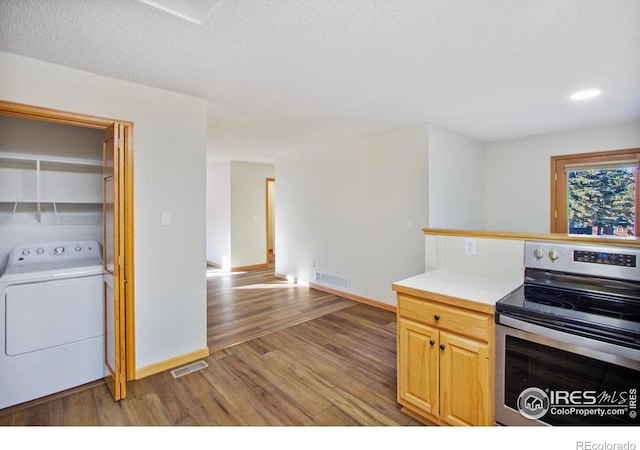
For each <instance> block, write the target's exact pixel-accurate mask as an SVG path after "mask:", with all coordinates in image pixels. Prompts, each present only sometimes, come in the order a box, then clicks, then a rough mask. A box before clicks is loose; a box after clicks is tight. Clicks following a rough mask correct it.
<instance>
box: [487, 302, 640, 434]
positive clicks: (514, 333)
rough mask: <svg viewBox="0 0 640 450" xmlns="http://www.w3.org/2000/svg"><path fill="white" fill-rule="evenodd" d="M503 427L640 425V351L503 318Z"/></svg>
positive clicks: (499, 417) (499, 388) (499, 389)
mask: <svg viewBox="0 0 640 450" xmlns="http://www.w3.org/2000/svg"><path fill="white" fill-rule="evenodd" d="M497 322H498V324H497V326H496V422H497V424H498V425H638V424H640V421H639V418H638V412H639V411H638V404H637V396H638V389H639V388H640V351H638V350H635V349H631V348H628V347H623V346H618V345H615V344H610V343H606V342H601V341H598V340H596V339H591V338H588V337H583V336H578V335H575V334H570V333H566V332H562V331H558V330H555V329H551V328H548V327H545V326H542V325H538V324H533V323H529V322H525V321H523V320H519V319H517V318H514V317H511V316H506V315H504V314H499V315H498V321H497Z"/></svg>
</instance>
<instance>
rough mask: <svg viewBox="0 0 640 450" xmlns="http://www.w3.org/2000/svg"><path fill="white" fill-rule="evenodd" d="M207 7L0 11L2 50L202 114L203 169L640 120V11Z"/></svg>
mask: <svg viewBox="0 0 640 450" xmlns="http://www.w3.org/2000/svg"><path fill="white" fill-rule="evenodd" d="M170 3H178V1H177V0H176V1H173V0H172V1H171V2H170ZM190 3H193V2H190ZM196 3H197V2H196ZM206 3H211V4H213V7H212V9H211V11H210V12H209V13H208V14H207V15H206V17H205V18H204V20H203V22H202V24H201V25H198V24H196V23H193V22H190V21H187V20H184V19H181V18H179V17H176V16H174V15H171V14H167V13H166V12H163V11H161V10H158V9H156V8H153V7H151V6H149V5H148V4H145V3H143V2H140V1H136V0H0V50H4V51H7V52H11V53H17V54H20V55H25V56H29V57H33V58H37V59H41V60H45V61H50V62H54V63H58V64H62V65H65V66H69V67H74V68H78V69H82V70H86V71H90V72H95V73H98V74H103V75H107V76H111V77H115V78H121V79H125V80H130V81H133V82H137V83H143V84H147V85H151V86H156V87H160V88H164V89H169V90H174V91H178V92H182V93H186V94H191V95H195V96H199V97H204V98H207V99H208V100H209V105H210V107H209V123H210V127H209V145H210V149H209V151H210V154H211V155H212V157H215V158H233V159H245V160H269V159H272V158H273V157H274V155H275V154H276V152H279V151H289V150H291V149H296V148H300V147H302V146H306V145H307V144H313V143H316V142H327V141H330V140H333V139H338V138H342V137H347V136H351V135H355V134H360V133H366V132H375V131H380V130H384V129H389V128H395V127H400V126H405V125H409V124H415V123H422V122H433V123H436V124H439V125H441V126H444V127H447V128H450V129H452V130H455V131H458V132H460V133H463V134H466V135H468V136H470V137H474V138H477V139H480V140H484V141H491V140H501V139H509V138H515V137H521V136H527V135H533V134H539V133H547V132H554V131H560V130H565V129H575V128H581V127H588V126H595V125H602V124H610V123H617V122H622V121H627V120H637V119H639V118H640V0H482V1H478V0H279V1H278V0H273V1H266V0H217V1H214V2H211V1H206ZM591 87H597V88H600V89H601V90H602V91H603V95H602V96H601V97H599V98H597V99H593V100H589V101H586V102H583V103H575V102H571V101H570V100H569V99H568V96H569V94H570V93H571V92H573V91H575V90H578V89H584V88H591Z"/></svg>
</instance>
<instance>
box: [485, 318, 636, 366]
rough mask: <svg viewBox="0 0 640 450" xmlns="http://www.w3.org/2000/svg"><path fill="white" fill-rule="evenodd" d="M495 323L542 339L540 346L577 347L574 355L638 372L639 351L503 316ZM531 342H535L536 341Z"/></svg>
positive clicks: (571, 348) (569, 349)
mask: <svg viewBox="0 0 640 450" xmlns="http://www.w3.org/2000/svg"><path fill="white" fill-rule="evenodd" d="M497 322H498V324H499V325H503V326H505V327H509V328H513V329H515V330H520V331H523V332H525V333H529V334H530V335H537V336H540V337H541V338H542V339H539V341H540V343H542V344H547V343H548V342H549V341H553V342H555V343H562V344H564V345H562V344H560V345H558V347H559V348H562V349H564V350H568V351H573V352H576V351H575V350H576V349H575V347H578V348H581V349H582V350H581V351H578V352H576V353H579V354H583V355H585V356H590V357H596V358H597V359H600V360H605V361H608V362H611V363H613V364H617V365H622V366H625V367H631V368H634V369H636V370H640V350H636V349H633V348H629V347H624V346H622V345H616V344H611V343H609V342H602V341H598V340H595V339H592V338H589V337H585V336H581V335H577V334H572V333H568V332H564V331H559V330H556V329H553V328H548V327H544V326H542V325H537V324H534V323H530V322H526V321H524V320H519V319H515V318H513V317H509V316H505V315H504V314H499V315H498V320H497ZM507 334H509V333H507ZM533 340H534V341H536V340H538V339H533ZM624 360H627V361H624Z"/></svg>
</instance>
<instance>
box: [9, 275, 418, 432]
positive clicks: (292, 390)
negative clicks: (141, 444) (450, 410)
mask: <svg viewBox="0 0 640 450" xmlns="http://www.w3.org/2000/svg"><path fill="white" fill-rule="evenodd" d="M212 274H214V275H212ZM208 275H209V276H208V303H209V315H208V320H209V322H208V325H209V326H208V331H209V347H210V349H211V351H212V352H211V355H210V356H209V357H208V358H205V361H206V362H207V364H208V365H209V367H207V368H205V369H202V370H200V371H198V372H194V373H191V374H189V375H185V376H183V377H180V378H177V379H174V378H173V377H172V376H171V374H170V372H169V371H166V372H162V373H159V374H156V375H152V376H149V377H147V378H143V379H141V380H137V381H132V382H129V383H128V384H127V387H128V393H127V398H126V399H125V400H123V401H121V402H114V401H113V400H112V399H111V397H110V394H109V392H108V390H107V388H106V386H105V385H104V384H103V383H101V382H95V383H91V384H88V385H85V386H82V387H79V388H76V389H73V390H71V391H68V392H66V393H60V394H56V395H53V396H50V397H47V398H44V399H39V400H34V401H33V402H29V403H25V404H22V405H17V406H14V407H11V408H6V409H4V410H1V411H0V425H5V426H6V425H17V426H25V425H56V426H61V425H91V426H96V425H119V426H129V425H134V426H135V425H138V426H143V425H144V426H169V425H204V426H215V425H222V426H243V425H249V426H264V425H288V426H299V425H312V426H349V425H365V426H381V425H387V426H395V425H419V423H418V422H416V421H415V420H413V419H411V418H410V417H408V416H406V415H405V414H403V413H401V412H400V408H399V406H398V405H397V403H396V331H395V330H396V322H395V315H394V314H393V313H390V312H388V311H383V310H380V309H377V308H374V307H371V306H368V305H363V304H358V303H355V302H352V301H350V300H345V299H343V298H340V297H337V296H334V295H330V294H326V293H323V292H320V291H317V290H314V289H310V288H308V287H305V286H299V285H295V284H289V283H286V282H285V281H283V280H280V279H277V278H275V277H274V276H273V269H272V268H271V269H265V270H260V271H252V272H247V273H231V274H229V273H224V272H222V271H214V270H212V269H209V271H208Z"/></svg>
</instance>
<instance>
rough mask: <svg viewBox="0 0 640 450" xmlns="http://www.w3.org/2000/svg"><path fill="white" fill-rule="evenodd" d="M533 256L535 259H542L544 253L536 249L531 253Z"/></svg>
mask: <svg viewBox="0 0 640 450" xmlns="http://www.w3.org/2000/svg"><path fill="white" fill-rule="evenodd" d="M533 256H535V257H536V259H542V258H543V257H544V251H543V250H542V249H541V248H537V249H535V250H534V251H533Z"/></svg>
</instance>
